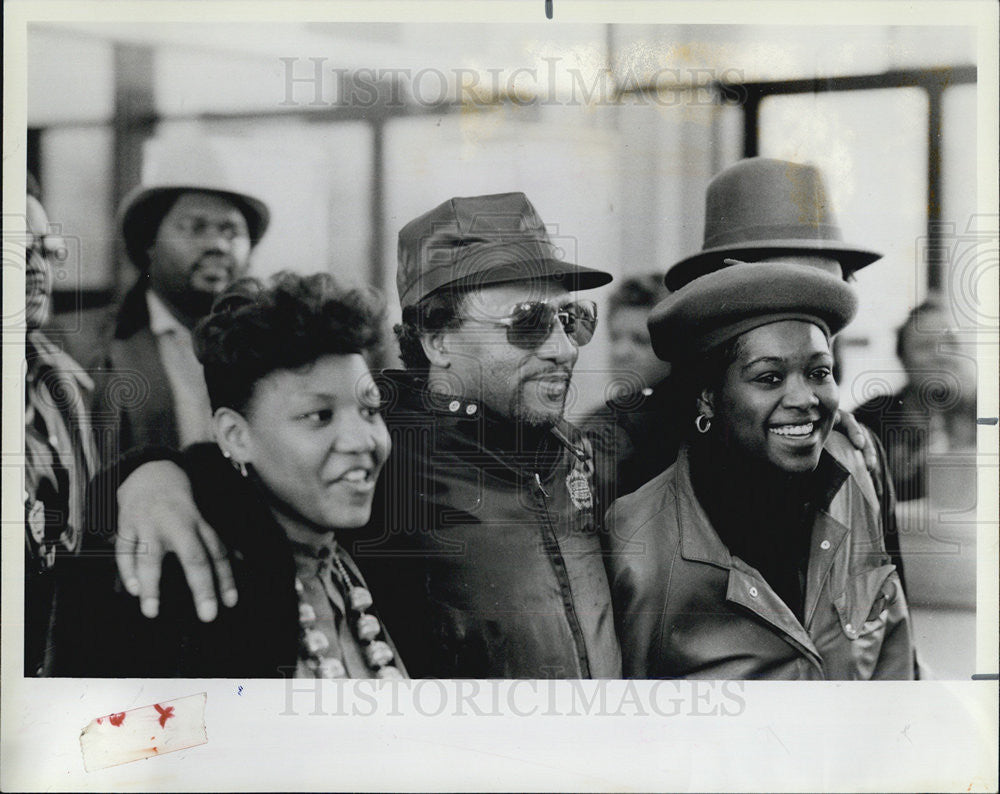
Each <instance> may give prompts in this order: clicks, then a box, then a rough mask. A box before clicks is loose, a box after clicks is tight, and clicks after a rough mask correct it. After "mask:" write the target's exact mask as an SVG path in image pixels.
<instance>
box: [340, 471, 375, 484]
mask: <svg viewBox="0 0 1000 794" xmlns="http://www.w3.org/2000/svg"><path fill="white" fill-rule="evenodd" d="M341 479H344V480H347V481H348V482H364V481H365V480H367V479H368V472H367V471H366V470H365V469H351V470H350V471H348V472H346V473H345V474H344V476H343V477H342V478H341Z"/></svg>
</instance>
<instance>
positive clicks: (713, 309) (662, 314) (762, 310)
mask: <svg viewBox="0 0 1000 794" xmlns="http://www.w3.org/2000/svg"><path fill="white" fill-rule="evenodd" d="M857 309H858V298H857V295H856V294H855V291H854V288H853V287H852V286H851V285H850V284H848V283H847V282H845V281H844V280H843V279H842V278H838V277H837V276H834V275H832V274H830V273H827V272H825V271H823V270H821V269H820V268H816V267H810V266H808V265H796V264H789V263H777V262H766V263H764V262H762V263H758V264H754V265H751V264H746V263H738V264H736V265H735V266H733V267H726V268H725V269H723V270H717V271H715V272H713V273H709V274H707V275H704V276H701V277H700V278H697V279H694V280H693V281H691V282H690V283H688V284H687V285H685V286H683V287H681V288H680V289H679V290H677V291H676V292H672V293H671V294H670V295H668V296H667V297H666V298H664V299H663V300H662V301H660V303H658V304H657V305H656V306H655V307H654V308H653V311H652V312H651V313H650V316H649V320H648V325H649V336H650V340H651V341H652V344H653V351H654V352H655V353H656V355H657V356H658V357H659V358H661V359H663V360H664V361H670V362H672V363H677V362H687V361H692V360H696V359H697V358H698V357H700V356H702V355H704V354H705V353H707V352H708V351H709V350H712V349H713V348H716V347H718V346H719V345H721V344H724V343H726V342H728V341H730V340H732V339H735V338H736V337H738V336H740V335H741V334H744V333H746V332H747V331H752V330H753V329H754V328H759V327H761V326H764V325H769V324H770V323H774V322H780V321H782V320H803V321H805V322H810V323H813V324H815V325H818V326H819V327H820V328H822V329H823V331H824V332H825V333H826V334H827V336H832V335H834V334H836V333H838V332H839V331H840V330H841V329H843V328H844V326H846V325H847V324H848V323H849V322H850V321H851V320H852V319H853V318H854V315H855V313H856V312H857Z"/></svg>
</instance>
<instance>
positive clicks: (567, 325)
mask: <svg viewBox="0 0 1000 794" xmlns="http://www.w3.org/2000/svg"><path fill="white" fill-rule="evenodd" d="M465 319H466V320H472V321H474V322H481V323H491V324H494V325H499V326H504V327H506V329H507V341H508V342H510V343H511V344H512V345H514V347H518V348H521V349H522V350H536V349H537V348H539V347H541V346H542V345H543V344H544V343H545V340H546V339H548V338H549V336H550V335H551V334H552V329H553V328H554V326H555V322H556V320H557V319H558V321H559V323H560V324H561V325H562V329H563V332H564V333H565V334H566V336H567V337H569V340H570V341H571V342H572V343H573V344H574V345H575V346H576V347H583V346H584V345H585V344H587V343H588V342H589V341H590V340H591V339H592V338H593V336H594V329H595V328H597V304H596V303H594V301H589V300H577V301H567V302H565V303H558V304H557V303H553V302H549V301H544V300H541V301H523V302H521V303H518V304H515V305H514V308H513V309H512V310H511V312H510V314H509V315H508V316H506V317H500V318H498V319H496V320H480V319H477V318H471V317H469V318H465Z"/></svg>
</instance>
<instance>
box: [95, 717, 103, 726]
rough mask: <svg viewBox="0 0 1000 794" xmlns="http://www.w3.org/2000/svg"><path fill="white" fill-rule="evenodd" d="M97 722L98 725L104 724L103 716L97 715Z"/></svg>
mask: <svg viewBox="0 0 1000 794" xmlns="http://www.w3.org/2000/svg"><path fill="white" fill-rule="evenodd" d="M97 724H98V725H103V724H104V717H98V718H97Z"/></svg>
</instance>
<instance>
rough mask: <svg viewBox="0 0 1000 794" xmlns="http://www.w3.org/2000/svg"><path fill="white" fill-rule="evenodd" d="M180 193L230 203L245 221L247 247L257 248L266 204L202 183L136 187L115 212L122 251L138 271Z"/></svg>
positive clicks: (266, 218) (143, 266)
mask: <svg viewBox="0 0 1000 794" xmlns="http://www.w3.org/2000/svg"><path fill="white" fill-rule="evenodd" d="M182 193H210V194H212V195H216V196H220V197H222V198H224V199H226V200H227V201H230V202H232V203H233V204H234V205H235V206H236V208H237V209H238V210H239V211H240V213H242V215H243V217H244V218H245V219H246V222H247V229H248V231H249V232H250V245H251V246H255V245H257V243H258V242H260V238H261V237H263V236H264V232H265V231H267V225H268V223H269V222H270V220H271V213H270V211H269V210H268V208H267V205H266V204H265V203H264V202H263V201H261V200H260V199H258V198H255V197H254V196H249V195H247V194H246V193H237V192H235V191H232V190H225V189H222V188H218V187H215V186H212V185H204V184H201V185H199V184H158V185H155V186H142V185H140V186H139V187H137V188H135V189H133V190H132V191H131V192H130V193H129V194H128V195H127V196H126V197H125V198H124V200H123V201H122V204H121V209H120V211H119V217H120V221H119V223H120V228H121V230H122V236H123V237H124V238H125V252H126V253H127V254H128V258H129V259H130V260H131V261H132V263H133V264H134V265H135V266H136V267H138V268H139V269H140V270H145V269H146V267H147V265H148V264H149V258H148V254H147V253H146V249H147V248H149V246H150V245H151V244H152V242H153V240H154V239H155V237H156V232H157V230H158V229H159V226H160V223H161V222H162V221H163V216H164V215H165V214H166V213H167V211H168V210H169V208H170V207H171V206H172V205H173V203H174V202H175V201H176V200H177V198H178V196H180V195H181V194H182Z"/></svg>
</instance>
